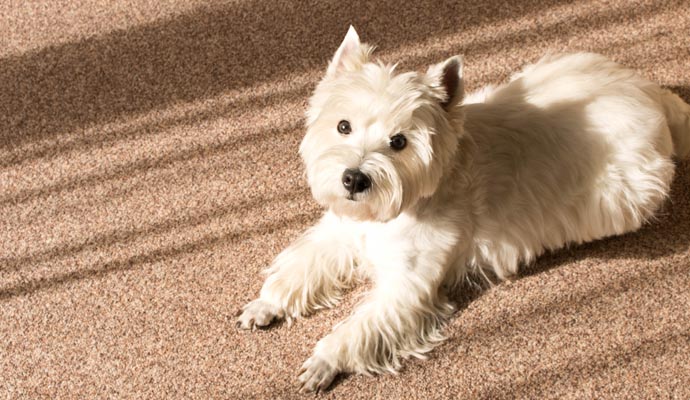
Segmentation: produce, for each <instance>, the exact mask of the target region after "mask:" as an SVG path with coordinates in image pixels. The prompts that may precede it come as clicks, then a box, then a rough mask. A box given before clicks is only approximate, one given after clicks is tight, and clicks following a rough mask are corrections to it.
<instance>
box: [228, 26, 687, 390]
mask: <svg viewBox="0 0 690 400" xmlns="http://www.w3.org/2000/svg"><path fill="white" fill-rule="evenodd" d="M371 52H372V47H370V46H368V45H367V44H364V43H361V42H360V39H359V36H358V35H357V32H356V31H355V30H354V28H352V27H350V29H349V31H348V32H347V35H346V36H345V39H344V40H343V42H342V44H341V45H340V47H339V48H338V49H337V51H336V53H335V55H334V57H333V59H332V61H331V62H330V64H329V65H328V68H327V70H326V73H325V76H324V77H323V79H322V80H321V82H320V83H319V84H318V85H317V87H316V89H315V91H314V93H313V95H312V97H311V98H310V101H309V107H308V111H307V118H306V126H307V129H306V135H305V136H304V139H303V141H302V143H301V145H300V148H299V153H300V155H301V157H302V159H303V161H304V164H305V166H306V176H307V181H308V184H309V187H310V188H311V192H312V194H313V197H314V199H315V200H316V201H317V202H318V203H320V204H321V205H323V206H324V207H325V208H326V211H325V214H324V215H323V217H322V218H321V219H320V221H319V222H318V223H317V224H316V225H315V226H314V227H312V228H311V229H309V230H308V231H307V232H306V233H304V235H302V236H301V237H300V238H298V239H297V240H296V241H295V242H294V243H292V245H290V246H289V247H288V248H287V249H285V250H284V251H283V252H282V253H280V254H279V255H278V256H277V258H276V259H275V261H274V262H273V264H272V265H271V266H270V268H269V269H268V270H267V273H268V278H267V279H266V282H265V284H264V285H263V288H262V289H261V292H260V295H259V298H258V299H256V300H254V301H252V302H250V303H249V304H247V305H246V306H245V307H244V308H243V311H242V312H241V315H240V316H239V320H238V322H237V323H238V327H239V328H242V329H252V328H254V327H265V326H267V325H269V324H270V323H271V322H272V321H274V320H277V319H283V318H285V319H287V320H288V322H291V321H292V319H293V318H297V317H299V316H303V315H307V314H309V313H311V312H313V311H314V310H316V309H318V308H321V307H330V306H333V305H334V304H335V303H336V302H337V301H338V299H339V296H340V294H341V293H342V292H343V290H345V289H346V288H348V287H349V286H351V285H352V284H353V283H355V282H356V281H357V280H358V279H359V278H361V277H366V278H368V279H370V280H372V281H373V284H374V288H373V289H372V290H371V291H370V292H369V293H367V294H366V296H365V299H364V300H363V301H362V303H361V304H359V305H358V307H357V309H356V311H355V312H354V313H353V314H352V315H351V316H350V317H349V318H347V319H345V320H344V321H342V322H341V323H339V324H338V325H336V326H335V327H334V328H333V331H332V332H331V333H330V334H329V335H327V336H325V337H324V338H322V339H321V340H320V341H319V342H318V343H317V344H316V347H315V349H314V352H313V355H312V356H311V357H310V358H309V359H307V361H306V362H305V363H304V365H303V367H302V369H301V371H300V374H299V381H300V382H301V388H300V391H303V392H309V391H319V390H324V389H326V388H327V387H328V386H329V385H330V383H331V382H332V380H333V379H334V377H335V376H336V375H337V374H338V373H341V372H349V373H360V374H371V373H383V372H394V371H396V370H397V369H398V368H399V367H400V363H401V359H404V358H407V357H410V356H412V357H420V358H423V357H424V354H425V353H427V352H428V351H430V350H431V349H432V348H433V347H434V346H435V345H437V344H438V343H439V342H440V341H442V340H443V334H442V327H443V324H444V322H445V321H446V320H447V319H448V318H449V316H450V315H451V314H452V313H453V311H454V307H453V304H452V302H451V301H450V300H449V298H448V293H449V291H450V290H453V288H457V287H458V285H459V284H460V283H461V282H462V281H463V280H464V279H466V277H467V276H473V275H474V276H480V277H481V276H484V277H486V279H492V280H493V279H507V278H509V277H511V276H514V275H515V274H516V273H517V272H518V267H519V266H520V265H523V264H527V263H530V262H531V261H532V260H534V259H535V257H537V256H539V255H540V254H542V253H544V252H545V251H550V250H556V249H559V248H562V247H564V246H566V245H569V244H578V243H584V242H589V241H592V240H596V239H600V238H603V237H606V236H611V235H620V234H623V233H626V232H631V231H634V230H636V229H638V228H640V226H642V225H643V224H644V223H645V222H646V221H648V220H649V219H650V218H652V217H653V215H654V213H655V211H656V210H658V209H659V207H660V206H661V205H662V204H663V202H664V200H665V199H666V198H667V196H668V193H669V186H670V183H671V180H672V178H673V174H674V162H673V157H677V158H683V157H687V156H688V155H689V154H690V106H688V104H686V103H685V102H683V101H682V100H681V99H680V98H679V97H678V96H676V95H675V94H673V93H671V92H670V91H668V90H665V89H662V88H661V87H659V86H658V85H657V84H654V83H652V82H650V81H648V80H646V79H644V78H642V77H640V76H639V75H637V74H636V73H635V72H634V71H632V70H630V69H627V68H625V67H623V66H621V65H619V64H617V63H615V62H613V61H610V60H608V59H606V58H605V57H603V56H601V55H597V54H590V53H577V54H562V55H551V56H546V57H544V58H543V59H541V60H539V61H538V62H536V63H535V64H533V65H529V66H527V67H526V68H524V69H523V70H522V71H521V72H519V73H517V74H515V75H514V76H513V77H512V78H511V79H510V80H509V82H507V83H505V84H502V85H499V86H490V87H487V88H485V89H482V90H480V91H478V92H476V93H474V94H471V95H469V96H464V85H463V78H462V70H463V60H462V58H461V57H459V56H454V57H451V58H449V59H447V60H446V61H444V62H441V63H439V64H436V65H433V66H431V67H430V68H429V69H428V71H427V72H426V73H418V72H406V73H398V72H396V70H395V66H391V65H387V64H383V63H381V62H371V61H370V57H371Z"/></svg>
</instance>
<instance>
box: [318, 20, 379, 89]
mask: <svg viewBox="0 0 690 400" xmlns="http://www.w3.org/2000/svg"><path fill="white" fill-rule="evenodd" d="M369 53H371V47H369V46H368V45H366V44H362V43H360V42H359V35H357V31H355V28H354V27H353V26H352V25H350V29H348V30H347V35H345V39H343V42H342V43H341V44H340V47H338V51H336V52H335V55H334V56H333V60H332V61H331V63H330V64H329V65H328V70H327V71H326V76H328V77H334V76H336V75H337V74H338V73H339V72H341V71H357V70H359V69H360V68H361V67H362V65H364V64H365V63H366V62H367V61H368V59H369Z"/></svg>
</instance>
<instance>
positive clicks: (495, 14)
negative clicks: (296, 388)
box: [0, 0, 569, 149]
mask: <svg viewBox="0 0 690 400" xmlns="http://www.w3.org/2000/svg"><path fill="white" fill-rule="evenodd" d="M567 2H569V1H564V0H525V1H521V2H517V3H516V2H513V3H506V2H505V1H503V0H490V1H486V2H483V3H482V5H481V6H482V8H483V9H484V10H485V14H484V15H485V16H486V17H485V18H483V19H480V20H478V19H476V18H471V16H470V15H468V14H467V13H465V12H463V10H465V9H467V8H470V7H477V5H476V3H475V2H474V1H470V0H463V1H460V2H452V3H451V2H448V3H444V2H437V1H434V0H419V1H416V2H414V3H412V4H409V5H408V7H400V5H399V3H398V2H397V1H394V0H384V1H380V2H367V1H364V0H356V1H351V2H343V1H338V0H321V1H310V4H309V5H308V6H303V7H294V6H292V5H291V4H290V3H289V2H285V3H276V4H270V5H268V4H267V3H265V2H263V1H258V0H253V1H252V0H250V1H243V2H233V4H231V5H225V6H212V7H201V8H199V9H197V10H195V11H192V12H189V13H186V14H183V15H180V16H176V17H172V18H169V19H165V20H162V21H156V22H154V23H151V24H146V25H143V26H137V27H133V28H129V29H126V30H118V31H114V32H111V33H108V34H104V35H100V36H97V37H92V38H88V39H85V40H81V41H77V42H73V43H67V44H63V45H57V46H50V47H47V48H44V49H41V50H39V51H32V52H28V53H26V54H23V55H20V56H10V57H7V58H4V59H2V60H0V93H3V94H4V96H3V98H2V101H0V110H2V112H0V148H9V149H12V148H13V147H15V146H17V145H20V144H22V143H25V142H27V141H31V140H33V139H35V138H38V137H47V136H55V135H58V134H59V133H60V132H65V131H69V130H74V129H78V128H80V127H85V126H89V125H92V124H93V123H94V122H100V123H103V122H112V121H116V120H117V119H118V118H120V117H121V116H122V115H126V114H132V113H143V112H145V111H147V110H150V109H154V108H159V107H161V106H166V105H170V104H174V103H178V102H192V101H194V100H196V99H200V98H208V97H212V96H214V95H217V94H219V93H222V92H224V91H227V90H230V89H241V88H248V87H252V86H254V85H256V84H257V83H261V82H270V81H273V80H275V79H278V78H280V77H284V76H286V75H288V74H289V73H295V72H298V73H299V72H303V71H306V70H309V69H312V68H315V67H322V66H323V64H324V62H325V60H327V59H328V58H330V56H331V55H332V52H333V49H335V48H336V47H337V45H338V43H339V42H340V40H341V39H342V35H343V33H344V31H345V30H346V27H347V25H348V24H350V23H353V24H355V25H357V26H358V27H359V28H360V29H361V30H362V31H363V32H371V33H370V34H372V35H377V33H385V32H392V34H382V35H377V42H378V45H379V46H382V47H389V48H393V47H396V46H400V45H401V44H403V43H406V42H415V41H419V40H422V39H425V38H428V37H430V36H433V35H443V34H451V33H453V32H457V31H459V30H464V29H471V28H472V27H473V26H476V25H479V24H482V23H490V22H493V21H500V20H507V19H512V18H515V17H516V16H519V15H523V14H529V13H531V12H533V11H535V10H542V9H544V8H548V7H550V6H552V5H556V4H562V3H567ZM408 8H409V9H408ZM392 9H394V10H396V11H397V12H396V18H395V19H394V20H393V19H391V18H389V14H390V13H389V12H390V10H392ZM439 16H446V17H447V20H446V21H445V22H446V23H439V18H438V17H439ZM305 21H309V23H305ZM337 27H340V28H337ZM401 30H403V31H404V32H405V34H404V35H399V34H397V33H396V32H400V31H401ZM314 38H319V41H320V45H318V46H312V45H308V43H311V42H313V40H314Z"/></svg>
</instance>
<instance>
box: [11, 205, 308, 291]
mask: <svg viewBox="0 0 690 400" xmlns="http://www.w3.org/2000/svg"><path fill="white" fill-rule="evenodd" d="M313 217H314V215H313V214H312V213H300V214H297V215H295V216H293V217H289V218H285V219H282V220H278V221H273V222H270V223H265V224H259V225H256V226H253V227H251V228H246V229H237V230H234V231H231V232H229V233H226V234H222V235H206V236H204V237H202V238H200V239H198V240H194V241H191V242H188V243H185V244H184V245H181V246H177V245H175V246H167V247H162V248H159V249H157V250H154V251H151V252H149V253H145V254H138V255H136V256H132V257H129V258H127V259H124V260H114V261H110V262H106V263H103V264H101V265H98V266H95V267H91V268H87V269H80V270H77V271H73V272H68V273H63V274H57V275H54V276H50V277H41V278H36V279H32V280H29V281H25V282H22V283H18V284H15V285H11V286H7V287H4V288H0V301H4V300H9V299H11V298H13V297H16V296H26V295H30V294H32V293H35V292H37V291H40V290H46V289H52V288H56V287H59V286H61V285H65V284H69V283H73V282H77V281H80V280H84V279H96V278H100V277H103V276H106V275H108V274H111V273H113V272H122V271H128V270H132V269H134V268H136V267H138V266H140V265H142V264H150V263H155V262H161V261H165V260H169V259H172V258H175V257H179V256H182V255H185V254H191V253H197V252H200V251H204V250H209V249H212V248H214V247H217V246H221V245H225V244H228V243H237V242H242V241H246V240H250V239H253V238H255V237H257V236H260V235H267V234H271V233H273V232H276V231H280V230H283V229H286V228H289V227H291V226H295V225H301V224H306V223H307V222H308V221H310V220H312V219H313Z"/></svg>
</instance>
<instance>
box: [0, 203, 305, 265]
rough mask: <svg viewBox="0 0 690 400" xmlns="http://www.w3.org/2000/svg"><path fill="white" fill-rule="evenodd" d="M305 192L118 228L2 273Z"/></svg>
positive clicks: (17, 260)
mask: <svg viewBox="0 0 690 400" xmlns="http://www.w3.org/2000/svg"><path fill="white" fill-rule="evenodd" d="M307 197H308V196H307V192H306V191H289V192H285V193H272V194H271V195H269V196H259V197H255V198H251V199H246V200H245V199H243V200H241V201H240V202H238V203H236V204H229V205H218V206H215V207H213V208H210V209H207V210H204V211H202V212H196V213H192V214H187V215H184V216H182V217H178V218H170V219H166V220H163V221H160V222H156V223H153V224H150V225H146V226H142V227H139V228H135V229H119V230H112V231H109V232H104V233H101V234H98V235H94V236H91V237H89V238H87V239H86V240H85V241H83V242H82V243H79V244H63V245H58V246H54V247H51V248H48V249H45V250H41V251H37V252H34V253H31V254H27V255H23V256H19V257H6V258H0V273H2V272H11V271H16V270H19V269H21V268H24V267H27V266H29V265H31V264H37V263H41V262H46V261H51V260H54V259H57V258H66V257H71V256H73V255H75V254H76V253H79V252H82V251H85V250H94V249H101V248H105V247H109V246H112V245H114V244H123V243H130V242H134V241H136V240H137V239H139V238H141V237H142V236H147V235H154V234H160V233H166V232H170V231H174V230H179V229H184V228H192V227H196V226H199V225H203V224H205V223H207V222H209V221H212V220H214V219H217V218H227V217H229V216H232V215H237V214H239V213H243V212H248V211H250V210H252V209H254V208H257V207H260V206H261V205H263V204H266V203H271V202H275V201H276V200H278V199H280V200H281V201H285V200H287V201H292V200H296V199H299V198H305V199H306V198H307Z"/></svg>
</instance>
